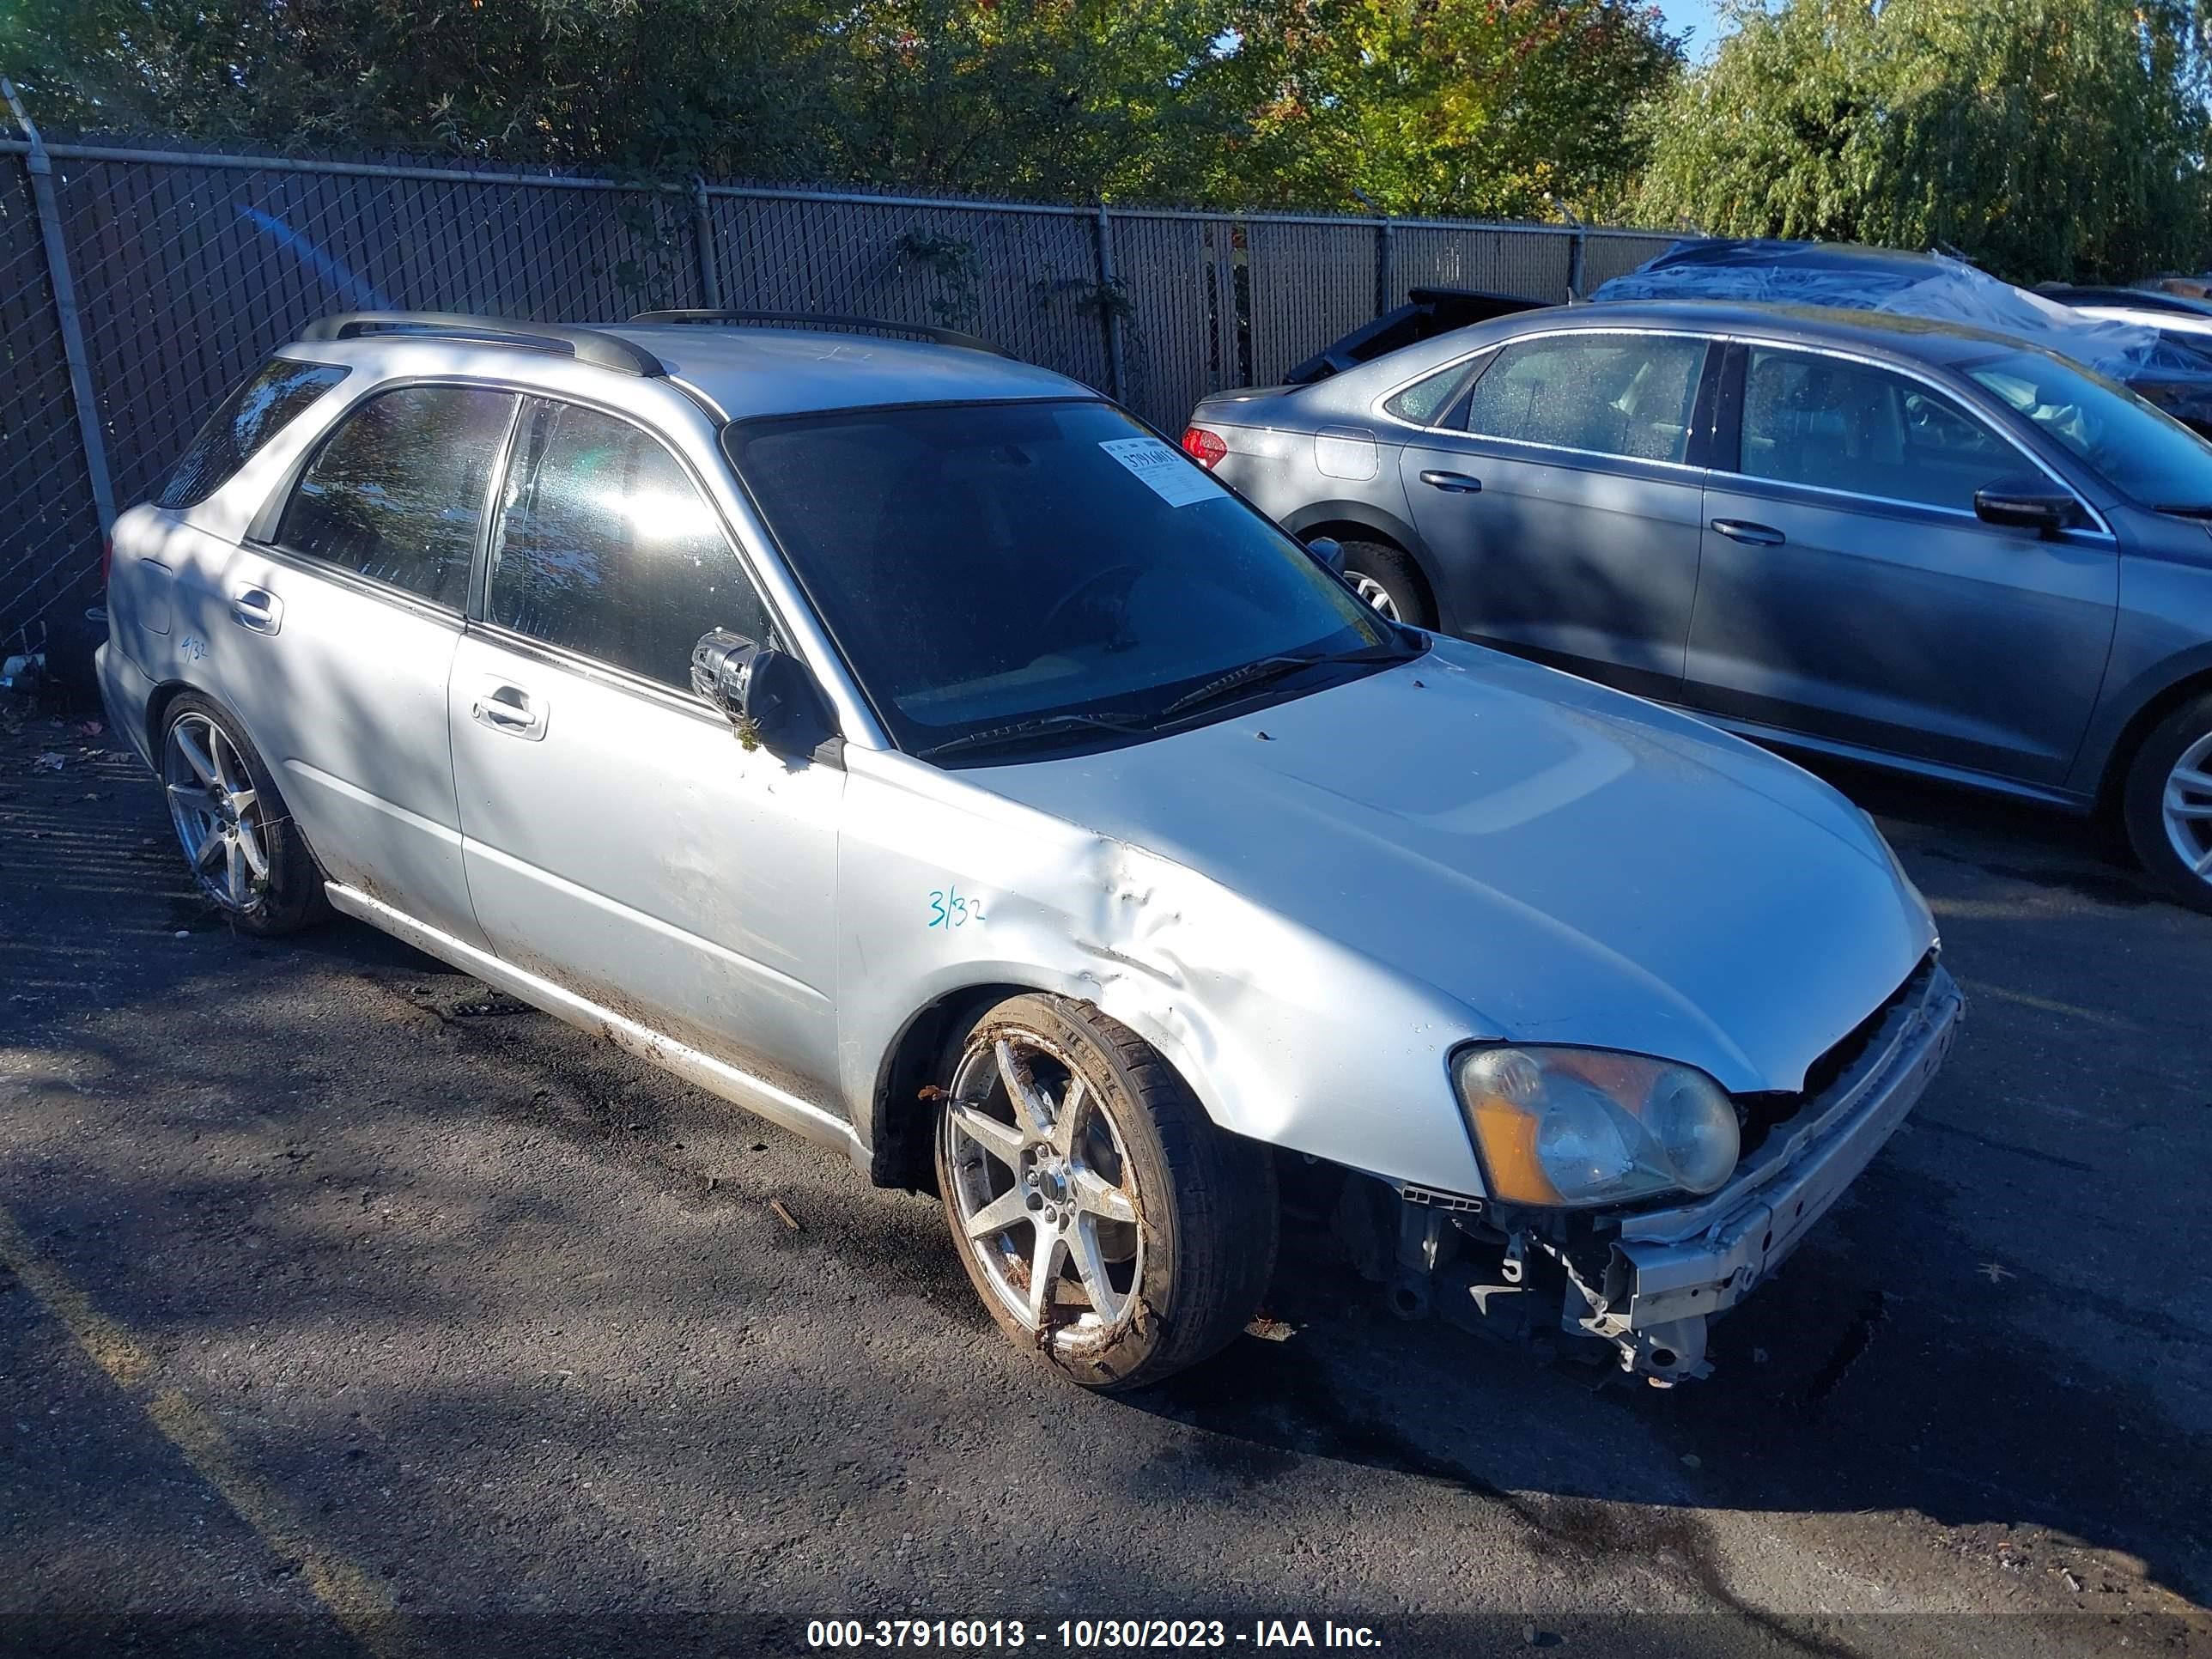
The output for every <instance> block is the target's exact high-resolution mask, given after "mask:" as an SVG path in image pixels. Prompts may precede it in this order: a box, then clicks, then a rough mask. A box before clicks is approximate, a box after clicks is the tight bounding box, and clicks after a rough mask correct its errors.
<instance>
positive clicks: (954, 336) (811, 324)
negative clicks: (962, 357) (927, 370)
mask: <svg viewBox="0 0 2212 1659" xmlns="http://www.w3.org/2000/svg"><path fill="white" fill-rule="evenodd" d="M630 321H632V322H633V323H754V324H759V325H764V326H768V327H772V328H773V327H783V328H824V329H854V330H861V329H866V330H870V331H873V332H875V333H878V334H911V335H913V336H914V337H915V338H917V339H922V340H929V341H933V342H934V343H937V344H939V345H949V346H961V347H964V348H965V349H968V350H969V351H987V352H989V353H990V354H991V355H992V356H994V357H1006V358H1012V357H1013V356H1014V354H1013V353H1012V352H1011V351H1009V350H1007V349H1006V348H1005V347H1004V346H1000V345H994V344H993V343H991V342H990V341H988V340H986V339H983V338H982V337H980V336H978V335H974V334H963V333H962V332H961V331H959V330H958V329H957V328H939V327H938V326H937V325H936V324H934V323H892V322H886V321H884V319H882V318H880V317H841V316H837V315H835V314H833V313H826V312H811V311H641V312H639V313H637V315H635V317H632V318H631V319H630Z"/></svg>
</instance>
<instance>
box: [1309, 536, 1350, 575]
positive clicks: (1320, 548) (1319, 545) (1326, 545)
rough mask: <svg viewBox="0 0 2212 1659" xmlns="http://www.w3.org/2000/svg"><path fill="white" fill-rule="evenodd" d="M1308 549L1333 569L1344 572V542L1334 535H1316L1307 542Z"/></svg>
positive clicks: (1337, 572)
mask: <svg viewBox="0 0 2212 1659" xmlns="http://www.w3.org/2000/svg"><path fill="white" fill-rule="evenodd" d="M1306 551H1308V552H1309V553H1310V554H1312V555H1313V556H1314V557H1316V559H1319V560H1320V561H1321V562H1322V563H1323V564H1325V565H1327V566H1328V568H1330V569H1331V570H1334V572H1336V574H1338V575H1340V576H1341V575H1342V574H1344V544H1343V543H1342V542H1340V541H1339V540H1337V538H1335V537H1334V536H1316V537H1315V538H1313V539H1312V540H1311V541H1310V542H1308V543H1307V544H1306Z"/></svg>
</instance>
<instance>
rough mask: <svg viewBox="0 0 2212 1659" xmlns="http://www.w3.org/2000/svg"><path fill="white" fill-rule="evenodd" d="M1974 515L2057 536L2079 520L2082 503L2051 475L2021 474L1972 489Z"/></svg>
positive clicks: (2020, 528) (2011, 527)
mask: <svg viewBox="0 0 2212 1659" xmlns="http://www.w3.org/2000/svg"><path fill="white" fill-rule="evenodd" d="M1974 516H1975V517H1976V518H1978V519H1979V520H1982V522H1983V523H1984V524H1997V525H2003V526H2007V527H2008V528H2010V529H2014V530H2033V531H2034V532H2036V533H2037V534H2039V535H2042V536H2056V535H2057V533H2058V532H2060V531H2062V530H2070V529H2071V528H2073V527H2074V526H2075V525H2078V524H2080V523H2081V521H2082V520H2081V503H2080V502H2078V501H2075V499H2074V497H2073V496H2072V495H2069V493H2068V492H2066V491H2065V490H2063V489H2059V488H2058V486H2057V485H2056V484H2054V483H2051V480H2050V479H2048V478H2044V477H2033V476H2030V475H2027V474H2023V475H2021V477H2015V478H2000V479H1999V480H1998V481H1997V482H1996V483H1993V484H1991V485H1990V487H1989V488H1988V489H1978V490H1976V491H1975V492H1974Z"/></svg>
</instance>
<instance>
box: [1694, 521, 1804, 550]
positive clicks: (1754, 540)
mask: <svg viewBox="0 0 2212 1659" xmlns="http://www.w3.org/2000/svg"><path fill="white" fill-rule="evenodd" d="M1713 528H1714V529H1715V530H1717V531H1718V532H1720V533H1721V534H1722V535H1723V536H1725V537H1727V538H1729V540H1730V541H1732V542H1745V543H1748V544H1750V545H1751V546H1753V547H1779V546H1781V545H1782V544H1783V543H1784V542H1785V541H1787V540H1789V538H1788V537H1786V536H1784V534H1783V533H1782V532H1780V531H1778V530H1777V529H1776V528H1775V527H1774V526H1772V525H1765V524H1753V523H1752V522H1751V520H1748V519H1715V520H1713Z"/></svg>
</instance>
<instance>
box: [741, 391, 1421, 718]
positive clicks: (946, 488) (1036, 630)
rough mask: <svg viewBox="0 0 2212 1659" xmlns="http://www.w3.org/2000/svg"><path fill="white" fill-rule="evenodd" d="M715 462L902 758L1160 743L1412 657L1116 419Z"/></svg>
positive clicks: (1317, 575) (895, 428) (917, 432)
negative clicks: (1274, 694) (761, 527)
mask: <svg viewBox="0 0 2212 1659" xmlns="http://www.w3.org/2000/svg"><path fill="white" fill-rule="evenodd" d="M724 446H725V447H726V450H727V452H728V453H729V457H730V459H731V462H732V465H735V466H736V468H737V470H738V476H739V477H741V478H742V479H743V480H744V483H745V485H746V488H747V489H749V490H750V492H751V494H752V496H753V499H754V501H755V502H756V503H757V505H758V507H759V508H760V511H761V513H762V516H763V518H764V519H765V520H767V522H768V526H769V529H770V530H771V531H772V532H774V533H775V538H776V540H777V541H778V543H779V544H781V547H782V550H783V553H784V556H785V558H786V559H787V562H789V564H790V566H791V568H792V570H793V574H795V575H796V576H797V577H798V578H799V582H800V583H801V585H802V586H804V587H805V590H806V592H807V594H808V596H809V597H810V598H811V599H812V601H813V603H814V605H815V608H816V609H817V611H819V612H820V614H821V617H822V619H823V623H824V624H825V625H826V626H827V627H828V629H829V632H830V634H831V635H832V636H833V637H834V638H835V639H836V642H837V645H838V647H839V648H840V650H842V652H843V653H844V654H845V657H846V659H847V660H848V662H849V663H850V664H851V665H852V668H853V671H854V675H855V677H856V678H858V679H859V681H860V685H861V689H862V690H864V691H865V692H866V695H867V696H868V698H869V700H870V702H872V704H873V706H874V708H875V709H876V711H877V713H878V715H879V716H880V717H881V718H882V720H883V721H884V724H885V726H888V727H889V728H890V733H891V735H892V737H893V738H894V739H895V740H896V742H897V743H898V744H899V745H900V747H902V748H903V749H906V750H908V751H910V752H914V753H926V752H927V751H928V750H931V749H933V748H936V747H939V746H941V745H944V744H947V743H950V742H955V741H958V742H960V743H961V744H963V746H966V745H971V744H978V743H980V742H981V741H982V740H983V736H982V734H987V733H995V732H999V731H1000V730H1001V729H1002V728H1005V727H1007V726H1012V725H1017V724H1021V723H1024V722H1030V721H1040V720H1047V719H1048V718H1049V717H1054V716H1100V717H1104V719H1106V720H1110V721H1111V722H1113V725H1112V726H1111V727H1110V728H1109V727H1108V726H1103V725H1098V724H1089V725H1084V724H1079V723H1078V721H1077V720H1073V719H1070V720H1064V721H1062V722H1060V723H1061V724H1063V725H1064V726H1066V728H1067V729H1068V731H1069V732H1073V733H1075V734H1076V735H1077V736H1078V737H1080V736H1081V735H1082V734H1084V733H1085V732H1087V733H1088V734H1089V735H1090V736H1091V738H1097V735H1098V733H1099V732H1101V731H1104V730H1108V729H1113V730H1124V729H1127V728H1134V729H1137V730H1149V729H1151V727H1152V726H1155V725H1157V724H1158V723H1159V722H1161V721H1164V720H1168V719H1169V718H1170V711H1172V713H1173V717H1174V718H1177V719H1180V718H1182V715H1183V714H1184V712H1185V708H1187V707H1188V705H1189V704H1190V703H1191V702H1192V699H1193V697H1194V695H1195V694H1198V693H1200V692H1203V691H1206V690H1207V689H1208V687H1209V685H1210V683H1212V681H1214V680H1216V679H1218V678H1219V677H1221V676H1222V675H1224V674H1225V673H1228V672H1229V671H1231V670H1236V669H1239V668H1243V667H1244V666H1246V665H1256V664H1259V663H1260V662H1261V660H1262V659H1275V658H1280V657H1284V656H1290V655H1297V656H1305V655H1314V656H1317V657H1320V656H1326V657H1329V658H1342V657H1346V656H1353V657H1355V659H1356V658H1357V657H1358V656H1359V655H1366V656H1369V657H1383V656H1387V655H1389V654H1393V653H1396V654H1403V653H1404V651H1405V647H1403V646H1402V645H1401V640H1400V636H1399V635H1396V634H1395V633H1394V632H1393V631H1392V630H1391V629H1389V626H1388V624H1387V623H1384V622H1383V620H1382V619H1381V618H1380V617H1376V614H1375V613H1374V612H1373V611H1370V610H1369V609H1368V608H1367V607H1366V606H1365V605H1362V604H1360V603H1359V601H1358V599H1356V598H1354V597H1353V596H1352V594H1351V593H1350V592H1348V591H1347V590H1346V588H1345V587H1344V586H1343V585H1342V584H1341V583H1340V582H1338V581H1336V580H1334V579H1333V578H1332V577H1331V576H1330V575H1329V574H1328V572H1327V571H1325V570H1323V569H1322V568H1321V566H1320V565H1319V564H1318V563H1317V562H1316V561H1315V560H1314V558H1313V556H1311V555H1310V554H1309V553H1308V552H1306V551H1305V550H1304V549H1303V548H1301V547H1300V546H1298V544H1297V543H1296V542H1294V541H1292V540H1291V538H1289V537H1287V536H1285V535H1284V534H1283V533H1282V532H1280V531H1279V530H1277V529H1276V528H1275V527H1274V526H1273V525H1271V524H1269V523H1268V522H1267V520H1265V519H1264V518H1262V517H1261V515H1260V514H1259V513H1255V512H1254V511H1253V510H1252V509H1251V508H1249V507H1247V506H1245V505H1244V504H1243V502H1242V501H1238V500H1237V498H1236V497H1235V496H1233V495H1231V494H1230V493H1229V492H1228V491H1227V490H1226V489H1223V488H1222V486H1221V485H1220V484H1218V483H1216V482H1215V481H1214V480H1213V479H1212V478H1211V477H1208V476H1207V475H1206V472H1205V471H1203V470H1202V469H1200V467H1199V466H1198V465H1195V464H1194V462H1192V461H1191V460H1189V459H1188V458H1187V457H1185V456H1184V455H1183V454H1182V453H1181V452H1180V451H1178V450H1176V449H1175V448H1174V447H1172V446H1170V445H1169V444H1166V443H1164V442H1162V441H1160V440H1159V439H1158V438H1156V437H1154V436H1152V435H1151V434H1150V433H1148V432H1146V430H1145V428H1143V427H1141V426H1139V424H1138V423H1137V422H1135V421H1133V420H1132V419H1131V418H1130V417H1129V416H1127V415H1125V414H1123V413H1121V411H1120V410H1116V409H1115V408H1113V407H1111V406H1110V405H1109V404H1100V403H1091V402H1065V403H1021V404H935V405H927V406H921V407H915V408H906V409H861V410H840V411H837V412H836V413H834V414H827V415H812V416H795V417H792V418H788V419H777V420H768V421H748V422H740V423H738V424H736V425H733V426H732V427H730V428H728V430H727V431H726V434H725V435H724ZM1296 669H1297V665H1288V666H1287V668H1286V670H1285V672H1286V673H1288V674H1289V675H1290V677H1291V678H1297V674H1296ZM1262 678H1267V679H1269V680H1272V679H1273V678H1274V676H1273V673H1272V671H1271V672H1270V673H1268V674H1267V675H1264V676H1263V675H1261V674H1258V673H1255V674H1254V675H1253V676H1251V677H1250V680H1249V683H1250V684H1259V683H1260V682H1261V679H1262ZM1239 683H1240V684H1243V683H1244V682H1243V680H1242V679H1240V682H1239ZM1222 690H1223V691H1224V692H1226V691H1228V690H1231V688H1230V687H1227V686H1225V687H1223V688H1222ZM1208 700H1209V699H1204V698H1201V699H1200V701H1208ZM1178 704H1181V705H1183V706H1184V707H1177V705H1178ZM1194 717H1195V715H1194Z"/></svg>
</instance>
